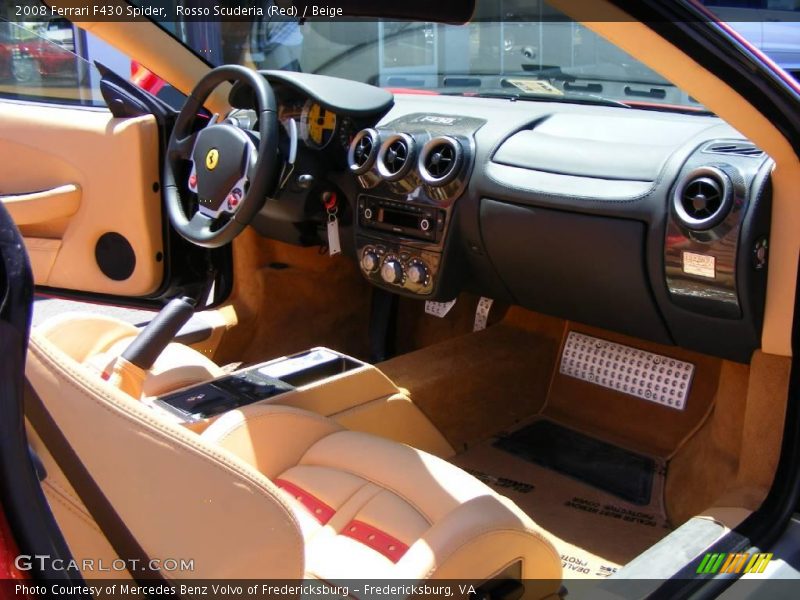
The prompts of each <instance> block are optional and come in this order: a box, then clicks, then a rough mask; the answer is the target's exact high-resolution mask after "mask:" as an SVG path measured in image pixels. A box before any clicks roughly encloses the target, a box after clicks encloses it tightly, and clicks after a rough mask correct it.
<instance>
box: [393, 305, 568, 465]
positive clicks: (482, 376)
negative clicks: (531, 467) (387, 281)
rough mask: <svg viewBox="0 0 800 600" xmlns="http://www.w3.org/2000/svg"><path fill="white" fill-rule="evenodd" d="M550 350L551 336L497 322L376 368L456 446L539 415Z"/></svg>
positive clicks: (547, 379) (549, 367)
mask: <svg viewBox="0 0 800 600" xmlns="http://www.w3.org/2000/svg"><path fill="white" fill-rule="evenodd" d="M431 318H434V317H431ZM559 333H560V330H559ZM557 351H558V342H557V341H556V339H554V337H550V336H547V335H543V334H541V333H538V332H536V331H531V330H526V329H524V328H521V327H518V326H512V325H509V324H507V323H506V322H502V323H499V324H497V325H494V326H492V327H490V328H489V329H486V330H484V331H480V332H478V333H471V334H469V335H462V336H460V337H456V338H454V339H451V340H447V341H445V342H441V343H438V344H434V345H433V346H428V347H427V348H424V349H422V350H419V351H417V352H411V353H408V354H404V355H402V356H398V357H397V358H393V359H391V360H388V361H386V362H382V363H380V364H378V365H377V367H378V368H379V369H381V371H383V372H384V373H385V374H386V375H387V376H388V377H389V379H391V380H392V381H393V382H394V383H396V384H397V385H399V386H401V387H403V388H406V389H408V390H409V392H410V394H411V399H412V400H413V402H414V403H415V404H416V405H417V406H418V407H419V409H420V410H421V411H422V412H423V413H425V415H426V416H427V417H428V418H429V419H430V420H431V422H432V423H433V424H434V425H435V426H436V427H437V428H438V429H439V431H441V432H442V434H443V435H444V436H445V438H447V441H449V442H450V444H451V445H452V446H453V448H455V449H456V450H462V449H464V448H465V447H466V446H467V445H468V444H473V443H476V442H478V441H480V440H484V439H486V438H488V437H489V436H490V435H492V434H494V433H496V432H498V431H502V430H504V429H507V428H509V427H512V426H513V425H514V424H515V423H519V422H521V421H523V420H525V419H528V418H529V417H530V416H531V415H535V414H536V413H538V412H539V410H540V409H541V407H542V405H543V404H544V400H545V396H546V395H547V386H548V384H549V382H550V374H551V372H552V371H553V368H554V365H555V360H556V352H557Z"/></svg>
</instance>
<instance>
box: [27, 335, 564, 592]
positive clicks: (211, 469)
mask: <svg viewBox="0 0 800 600" xmlns="http://www.w3.org/2000/svg"><path fill="white" fill-rule="evenodd" d="M41 331H42V332H39V331H37V330H34V331H33V332H32V334H31V339H30V344H29V351H28V360H27V365H26V377H27V379H28V381H29V382H30V384H31V386H32V387H33V389H34V390H35V392H36V394H37V395H38V396H39V397H40V398H41V400H42V402H43V404H44V405H45V407H46V409H47V411H48V412H49V413H50V415H51V416H52V418H53V420H54V421H55V422H56V423H57V424H58V427H59V428H60V429H61V431H62V432H63V434H64V436H65V437H66V438H67V439H68V441H69V443H70V445H71V446H72V448H73V449H74V451H75V453H76V454H77V455H78V457H79V458H80V460H81V462H83V464H84V465H85V467H86V469H87V470H88V471H89V473H90V474H91V476H92V478H93V479H94V480H95V481H96V482H97V484H98V485H99V486H100V487H101V488H102V490H103V493H104V495H105V496H106V497H107V498H108V500H109V501H110V502H111V503H112V505H113V506H114V508H115V509H116V511H117V513H118V514H119V515H120V517H121V519H122V520H123V521H124V522H125V524H126V526H127V527H128V528H129V529H130V531H131V532H132V534H133V535H134V536H135V538H136V539H137V541H138V542H139V544H140V545H141V546H142V548H143V549H144V550H145V551H146V553H147V554H148V555H149V556H150V557H154V558H165V557H169V558H190V559H192V560H193V565H194V569H193V570H191V571H178V572H169V573H165V576H167V577H168V578H170V579H182V578H190V579H219V578H225V579H299V578H302V577H304V576H307V577H318V578H324V579H327V580H332V579H346V578H358V579H364V578H369V579H378V578H380V579H387V578H391V579H403V580H420V579H426V578H447V579H465V580H469V581H478V582H480V581H483V580H486V579H490V578H494V577H498V576H501V575H506V574H512V575H515V576H516V577H521V578H523V579H538V580H540V581H539V582H527V583H526V592H527V594H526V596H527V597H544V596H546V595H548V594H550V593H553V592H555V591H556V590H557V589H558V587H559V586H560V578H561V561H560V559H559V556H558V554H557V552H556V551H555V549H554V548H553V546H552V545H551V544H550V543H549V542H548V541H547V540H546V539H545V538H544V537H542V535H540V534H539V533H537V531H536V526H535V525H534V523H533V522H532V521H531V520H530V519H529V518H528V517H527V516H526V515H525V514H524V513H523V512H522V511H521V510H520V509H519V508H517V507H516V506H515V505H514V504H513V503H512V502H511V501H510V500H508V499H507V498H504V497H502V496H500V495H498V494H496V493H495V492H493V491H492V490H491V489H489V488H488V487H487V486H485V485H484V484H482V483H481V482H479V481H478V480H477V479H475V478H474V477H472V476H471V475H469V474H467V473H466V472H464V471H462V470H460V469H459V468H457V467H455V466H453V465H451V464H449V463H447V462H445V461H443V460H441V459H438V458H436V457H434V456H431V455H429V454H426V453H424V452H421V451H418V450H415V449H413V448H411V447H408V446H405V445H402V444H398V443H396V442H392V441H389V440H387V439H384V438H380V437H376V436H372V435H369V434H365V433H357V432H353V431H349V430H345V429H342V428H341V427H340V426H339V425H337V424H336V423H334V422H333V421H331V420H329V419H327V418H324V417H322V416H319V415H316V414H313V413H310V412H306V411H302V410H298V409H294V408H289V407H283V406H276V405H267V404H253V405H249V406H247V407H244V408H242V409H240V410H236V411H232V412H229V413H227V414H226V415H223V416H222V417H221V418H219V419H218V420H217V421H216V422H215V423H214V424H213V425H211V427H209V428H208V429H207V430H206V431H205V432H204V433H203V434H201V435H198V434H196V433H194V432H192V431H189V430H187V429H185V428H184V427H182V426H180V425H178V424H176V423H174V422H173V421H171V420H169V419H168V418H165V417H164V416H163V415H161V414H160V413H159V411H158V410H156V409H154V408H152V407H150V406H148V405H146V404H145V403H142V402H140V401H138V400H135V399H133V398H132V397H131V396H129V395H127V394H125V393H123V392H121V391H120V390H119V389H117V388H116V387H115V386H113V385H111V384H109V383H108V382H107V381H104V380H103V379H102V378H101V377H100V376H99V374H98V373H97V371H96V370H93V369H92V368H90V367H89V366H86V365H84V364H82V363H81V362H78V360H76V359H75V358H74V357H73V356H71V355H70V353H67V352H65V351H64V350H63V349H62V348H60V347H59V344H58V343H56V342H57V340H56V339H51V338H49V337H48V336H47V335H45V334H44V332H46V331H47V328H42V330H41ZM85 333H89V332H88V331H85ZM70 341H71V342H72V343H75V341H76V340H75V339H74V338H72V339H71V340H70ZM81 345H84V346H87V347H88V346H89V345H94V344H93V343H92V342H90V341H88V340H86V339H83V340H82V341H81ZM37 442H38V440H36V436H33V443H34V450H35V451H36V452H37V453H39V454H40V456H41V457H42V459H43V460H44V463H45V470H46V471H47V477H46V479H45V481H44V489H45V491H46V494H47V496H48V499H49V501H50V504H51V508H52V509H53V512H54V514H55V516H56V519H57V520H58V522H59V524H61V525H62V528H64V534H65V538H66V540H67V543H68V544H69V546H70V549H71V550H72V552H73V554H74V555H75V557H76V558H78V559H81V558H93V559H102V560H103V561H104V562H105V563H106V564H110V563H111V561H113V559H114V558H116V557H115V556H114V555H113V554H112V553H113V551H111V549H110V547H109V546H108V545H107V543H101V542H104V540H103V537H102V533H101V532H100V530H99V529H98V527H97V525H96V523H95V522H94V520H93V519H92V517H91V515H90V514H89V513H88V512H87V510H86V508H85V507H84V506H83V504H82V503H81V501H80V500H79V499H78V497H77V495H76V494H75V492H74V490H73V489H72V488H71V486H70V484H69V482H67V481H66V480H65V478H64V476H63V474H62V473H61V472H60V469H58V466H57V465H56V464H55V463H54V461H53V460H52V457H51V456H49V453H48V452H47V449H46V448H44V447H43V446H42V445H41V444H40V443H37ZM98 538H99V539H98ZM100 547H102V548H105V549H106V551H108V552H109V553H110V555H109V556H106V557H101V556H97V554H98V548H100ZM79 564H80V560H79ZM84 575H86V576H89V577H92V576H95V577H96V576H98V575H97V574H95V573H84Z"/></svg>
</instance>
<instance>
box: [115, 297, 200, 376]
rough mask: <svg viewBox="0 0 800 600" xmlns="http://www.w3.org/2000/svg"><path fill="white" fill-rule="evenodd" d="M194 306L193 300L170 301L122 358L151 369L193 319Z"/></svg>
mask: <svg viewBox="0 0 800 600" xmlns="http://www.w3.org/2000/svg"><path fill="white" fill-rule="evenodd" d="M194 306H195V305H194V301H193V300H192V299H191V298H187V297H183V298H175V299H174V300H170V301H169V302H168V303H167V305H166V306H164V308H162V309H161V310H160V311H159V313H158V314H157V315H156V316H155V318H153V320H152V321H150V322H149V323H148V324H147V325H146V326H145V328H144V329H142V331H141V332H140V333H139V335H137V336H136V339H134V340H133V342H131V345H130V346H128V348H127V349H126V350H125V352H123V353H122V358H124V359H125V360H127V361H128V362H129V363H131V364H133V365H136V366H137V367H139V368H140V369H142V370H144V371H147V370H148V369H150V368H151V367H152V366H153V364H155V362H156V360H157V359H158V357H159V356H161V353H162V352H163V351H164V348H166V347H167V345H168V344H169V343H170V342H171V341H172V340H173V339H175V336H176V335H177V334H178V332H179V331H180V330H181V327H183V326H184V325H186V323H187V322H188V321H189V319H191V318H192V315H193V314H194Z"/></svg>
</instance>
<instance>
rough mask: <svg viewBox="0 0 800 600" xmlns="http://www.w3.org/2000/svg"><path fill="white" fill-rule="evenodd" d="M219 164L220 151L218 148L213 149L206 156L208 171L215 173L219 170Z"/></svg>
mask: <svg viewBox="0 0 800 600" xmlns="http://www.w3.org/2000/svg"><path fill="white" fill-rule="evenodd" d="M218 163H219V150H217V149H216V148H212V149H211V150H209V151H208V154H206V169H208V170H209V171H213V170H214V169H216V168H217V164H218Z"/></svg>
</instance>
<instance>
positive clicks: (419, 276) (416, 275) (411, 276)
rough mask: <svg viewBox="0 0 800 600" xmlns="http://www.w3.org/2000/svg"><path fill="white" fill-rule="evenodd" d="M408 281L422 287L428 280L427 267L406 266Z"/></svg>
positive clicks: (420, 264)
mask: <svg viewBox="0 0 800 600" xmlns="http://www.w3.org/2000/svg"><path fill="white" fill-rule="evenodd" d="M408 280H409V281H410V282H411V283H415V284H417V285H424V284H425V282H426V281H427V280H428V267H426V266H425V263H421V262H414V263H411V264H410V265H409V266H408Z"/></svg>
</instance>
